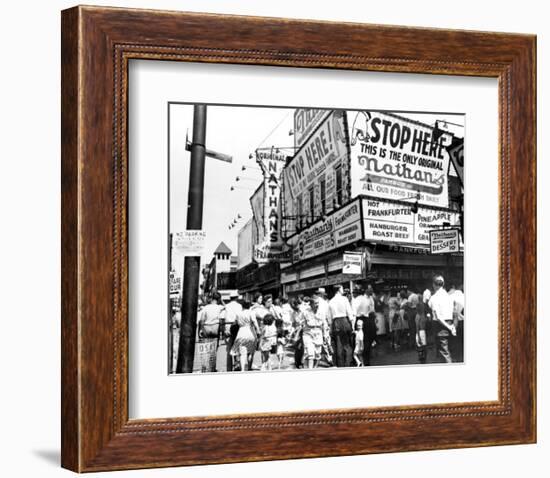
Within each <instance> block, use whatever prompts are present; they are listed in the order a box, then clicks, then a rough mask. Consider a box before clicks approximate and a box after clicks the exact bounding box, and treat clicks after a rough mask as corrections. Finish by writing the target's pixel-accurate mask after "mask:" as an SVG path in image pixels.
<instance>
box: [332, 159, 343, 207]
mask: <svg viewBox="0 0 550 478" xmlns="http://www.w3.org/2000/svg"><path fill="white" fill-rule="evenodd" d="M334 177H335V182H336V203H337V204H336V207H340V206H341V205H342V204H343V199H344V198H343V194H344V190H343V184H342V166H337V167H336V168H334Z"/></svg>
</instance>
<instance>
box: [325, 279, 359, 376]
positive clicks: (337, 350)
mask: <svg viewBox="0 0 550 478" xmlns="http://www.w3.org/2000/svg"><path fill="white" fill-rule="evenodd" d="M328 319H329V322H330V323H331V324H332V327H331V337H332V342H333V349H334V362H335V365H336V366H337V367H350V366H351V364H352V361H353V348H352V346H351V341H352V326H351V321H352V320H353V310H352V309H351V305H350V303H349V300H348V299H347V298H346V297H345V296H344V287H343V286H338V287H337V289H336V293H335V294H334V297H333V298H332V299H330V301H329V303H328Z"/></svg>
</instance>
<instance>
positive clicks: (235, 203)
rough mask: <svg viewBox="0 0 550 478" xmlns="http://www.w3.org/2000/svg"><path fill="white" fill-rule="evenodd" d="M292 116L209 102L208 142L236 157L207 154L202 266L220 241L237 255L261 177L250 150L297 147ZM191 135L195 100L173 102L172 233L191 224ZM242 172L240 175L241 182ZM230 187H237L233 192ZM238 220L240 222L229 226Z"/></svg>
mask: <svg viewBox="0 0 550 478" xmlns="http://www.w3.org/2000/svg"><path fill="white" fill-rule="evenodd" d="M400 114H401V115H402V116H405V117H409V118H413V119H416V120H418V121H422V122H425V123H427V124H430V125H432V124H434V122H435V120H436V119H442V120H447V121H449V122H452V123H457V124H464V116H462V115H459V116H456V115H445V114H410V113H408V114H405V113H400ZM293 121H294V109H293V108H269V107H256V106H254V107H245V106H218V105H208V106H207V123H206V147H207V149H211V150H214V151H218V152H221V153H225V154H229V155H231V156H232V157H233V162H232V163H226V162H223V161H220V160H217V159H213V158H209V157H207V158H206V167H205V183H204V190H205V195H204V206H203V207H204V209H203V230H204V231H206V245H205V250H204V254H203V256H202V258H201V265H204V264H206V263H208V262H210V260H211V259H212V255H213V252H214V250H215V249H216V247H217V246H218V244H219V243H220V241H223V242H225V243H226V244H227V245H228V246H229V248H230V249H231V250H232V252H233V255H237V236H238V232H239V230H240V229H241V228H242V227H243V226H244V225H245V224H246V222H247V221H248V220H249V219H250V218H251V217H252V210H251V208H250V201H249V198H250V196H251V194H252V193H253V192H254V191H255V190H256V188H257V187H258V185H259V184H260V182H261V181H262V175H261V173H260V170H259V167H258V165H257V164H256V162H255V158H252V159H250V158H249V155H250V154H254V151H255V150H256V149H257V148H260V147H271V146H275V147H289V146H293V145H294V138H293V136H291V135H290V134H289V132H290V131H291V130H292V129H293ZM449 128H450V130H451V131H452V132H454V133H455V134H457V135H458V136H463V135H464V128H463V127H461V126H455V125H452V124H451V125H449ZM186 134H187V135H188V136H189V139H191V138H192V134H193V105H184V104H172V105H171V106H170V145H169V149H170V198H169V199H170V231H171V232H178V231H183V230H185V228H186V220H187V214H186V212H187V194H188V187H189V162H190V152H188V151H186V150H185V139H186ZM243 166H244V167H245V168H246V169H245V171H243V170H242V168H243ZM237 176H239V177H240V178H241V180H240V181H238V182H237V181H236V177H237ZM231 186H233V187H235V189H234V190H233V191H231V190H230V188H231ZM239 215H240V216H241V218H240V219H238V216H239ZM234 220H237V224H236V225H235V227H233V228H232V229H229V225H230V224H231V223H232V222H233V221H234ZM182 263H183V257H182V256H180V255H179V254H177V253H176V254H174V256H173V266H174V268H175V269H176V270H177V271H179V270H183V265H182Z"/></svg>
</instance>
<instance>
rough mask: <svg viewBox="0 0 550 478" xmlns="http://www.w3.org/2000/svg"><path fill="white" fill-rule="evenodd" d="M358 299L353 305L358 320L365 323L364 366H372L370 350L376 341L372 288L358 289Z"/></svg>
mask: <svg viewBox="0 0 550 478" xmlns="http://www.w3.org/2000/svg"><path fill="white" fill-rule="evenodd" d="M356 290H357V297H356V298H355V300H354V303H353V307H352V308H353V313H354V315H355V317H356V321H357V320H361V321H362V322H363V333H364V337H365V339H364V340H365V347H364V350H363V364H364V365H370V349H371V345H372V342H374V340H376V315H375V314H374V292H373V290H372V286H370V285H369V286H368V287H367V290H366V291H363V289H360V288H358V289H356Z"/></svg>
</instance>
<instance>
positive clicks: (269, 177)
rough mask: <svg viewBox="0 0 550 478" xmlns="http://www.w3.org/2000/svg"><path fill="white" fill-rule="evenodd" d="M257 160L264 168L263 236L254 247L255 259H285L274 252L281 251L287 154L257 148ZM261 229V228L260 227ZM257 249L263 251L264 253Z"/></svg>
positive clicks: (267, 260)
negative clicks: (282, 192) (282, 204)
mask: <svg viewBox="0 0 550 478" xmlns="http://www.w3.org/2000/svg"><path fill="white" fill-rule="evenodd" d="M256 161H257V163H258V164H259V165H260V168H261V169H262V173H263V176H264V180H263V204H262V212H263V227H262V228H261V229H262V232H263V237H260V241H259V243H260V244H259V245H258V246H257V247H255V249H254V259H255V260H256V261H257V262H261V263H265V262H269V261H271V260H277V257H280V260H285V259H284V256H278V255H277V254H274V253H273V254H272V253H271V251H273V252H281V251H282V249H283V241H282V238H281V178H282V173H283V169H284V167H285V163H286V155H285V154H283V153H281V152H279V150H278V149H276V148H269V149H258V150H256ZM252 208H253V212H254V216H256V215H257V214H258V215H259V211H258V209H259V208H258V205H257V204H256V205H255V204H254V202H252ZM258 229H259V230H260V228H258ZM257 251H263V252H262V253H260V252H257Z"/></svg>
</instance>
